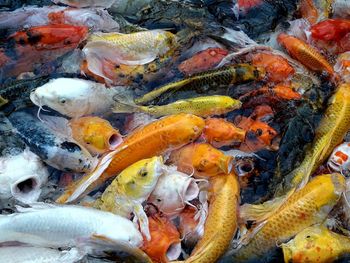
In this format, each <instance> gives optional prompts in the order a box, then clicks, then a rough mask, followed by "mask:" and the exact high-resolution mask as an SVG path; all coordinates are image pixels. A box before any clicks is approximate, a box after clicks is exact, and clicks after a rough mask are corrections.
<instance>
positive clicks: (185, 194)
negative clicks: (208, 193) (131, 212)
mask: <svg viewBox="0 0 350 263" xmlns="http://www.w3.org/2000/svg"><path fill="white" fill-rule="evenodd" d="M198 194H199V187H198V185H197V183H196V181H195V180H194V179H193V178H192V177H190V176H188V175H187V174H184V173H181V172H178V171H176V168H175V167H168V168H167V169H166V172H165V173H164V174H163V175H162V176H161V177H160V178H159V180H158V182H157V185H156V187H155V188H154V190H153V192H152V194H151V195H150V197H149V199H148V202H150V203H152V204H154V205H155V206H156V207H158V209H159V210H160V211H161V212H162V213H164V214H165V215H167V216H173V215H176V214H179V213H180V212H181V211H182V210H183V209H184V208H185V206H186V204H188V203H189V202H190V201H192V200H193V199H195V198H197V196H198Z"/></svg>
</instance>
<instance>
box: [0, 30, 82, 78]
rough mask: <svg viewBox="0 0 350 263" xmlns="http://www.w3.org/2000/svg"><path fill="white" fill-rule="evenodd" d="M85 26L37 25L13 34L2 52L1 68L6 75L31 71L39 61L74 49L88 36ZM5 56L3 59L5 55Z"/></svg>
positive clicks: (45, 61)
mask: <svg viewBox="0 0 350 263" xmlns="http://www.w3.org/2000/svg"><path fill="white" fill-rule="evenodd" d="M87 32H88V29H87V27H84V26H72V25H60V24H59V25H47V26H35V27H31V28H28V29H25V30H22V31H19V32H16V33H14V34H12V35H11V36H10V37H9V38H8V39H7V45H5V47H4V48H3V49H2V50H0V52H1V53H2V55H1V56H0V57H1V61H0V67H2V68H3V72H4V75H5V76H15V75H18V74H20V73H22V72H28V71H32V70H33V69H34V68H35V66H37V65H38V64H39V65H40V64H43V63H47V62H50V61H53V60H55V59H57V58H58V57H60V56H62V55H64V54H65V53H67V52H69V51H71V50H73V49H75V48H76V47H77V46H78V45H79V44H80V43H81V42H82V41H83V40H84V39H85V38H86V36H87ZM4 56H5V57H6V59H3V57H4Z"/></svg>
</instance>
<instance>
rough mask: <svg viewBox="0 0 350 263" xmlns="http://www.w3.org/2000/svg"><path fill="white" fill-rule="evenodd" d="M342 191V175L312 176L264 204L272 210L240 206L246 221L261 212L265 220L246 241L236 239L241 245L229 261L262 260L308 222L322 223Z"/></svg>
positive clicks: (309, 224)
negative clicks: (287, 194)
mask: <svg viewBox="0 0 350 263" xmlns="http://www.w3.org/2000/svg"><path fill="white" fill-rule="evenodd" d="M344 191H345V179H344V177H343V176H342V175H341V174H326V175H320V176H317V177H315V178H314V179H313V180H311V181H310V182H309V183H308V184H307V185H306V186H305V187H304V188H302V189H300V190H298V191H296V192H294V193H292V194H291V195H289V196H288V197H287V199H285V198H283V199H281V200H279V201H280V202H274V203H270V204H267V206H266V207H265V210H266V211H268V209H266V208H267V207H268V206H271V208H273V207H274V209H270V211H268V212H267V213H266V214H264V212H263V211H264V210H262V209H261V208H260V207H259V208H258V206H260V205H258V206H257V208H256V209H254V207H255V205H248V206H246V208H248V209H244V208H245V207H244V206H243V207H242V208H241V209H240V211H241V216H242V217H243V218H245V219H246V220H250V219H253V217H254V216H256V215H258V216H259V215H261V214H263V216H265V218H264V219H265V220H264V221H262V223H261V224H260V225H258V226H257V227H256V228H254V229H253V231H252V233H251V234H252V236H251V237H250V238H248V240H244V239H243V241H241V242H239V243H240V248H239V249H238V250H236V251H235V252H234V255H233V256H232V255H231V260H234V261H235V262H241V261H245V260H253V259H258V258H260V259H261V258H262V257H263V256H264V255H265V254H266V253H267V252H269V251H270V250H271V249H273V248H274V247H275V246H276V244H278V243H280V242H285V241H287V240H288V239H290V238H291V237H293V236H294V235H296V234H297V233H299V232H300V231H302V230H303V229H305V228H307V227H309V226H311V225H314V224H317V223H321V222H323V221H324V220H325V219H326V217H327V215H328V213H329V212H330V211H331V210H332V208H333V206H334V205H335V204H336V203H337V201H338V200H339V198H340V196H341V195H342V194H343V192H344ZM269 202H271V201H268V202H266V203H269ZM266 203H265V204H266ZM276 205H277V206H276ZM249 206H250V207H249ZM253 215H254V216H253ZM256 218H258V217H256ZM258 221H259V220H258ZM248 236H249V233H248Z"/></svg>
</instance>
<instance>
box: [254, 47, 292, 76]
mask: <svg viewBox="0 0 350 263" xmlns="http://www.w3.org/2000/svg"><path fill="white" fill-rule="evenodd" d="M252 64H253V65H254V66H256V67H263V68H265V70H266V74H267V77H268V80H269V81H272V82H282V81H285V80H287V79H288V78H290V77H291V76H292V75H293V74H294V73H295V70H294V68H293V67H292V66H291V65H290V64H289V63H288V61H287V60H286V59H285V58H283V57H281V56H279V55H275V54H269V53H257V54H254V55H253V57H252Z"/></svg>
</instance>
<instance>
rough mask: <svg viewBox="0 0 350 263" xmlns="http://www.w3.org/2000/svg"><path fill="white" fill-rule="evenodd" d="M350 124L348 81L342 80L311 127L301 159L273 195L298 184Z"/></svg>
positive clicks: (349, 89)
mask: <svg viewBox="0 0 350 263" xmlns="http://www.w3.org/2000/svg"><path fill="white" fill-rule="evenodd" d="M349 127H350V84H342V85H340V86H339V87H338V89H337V90H336V92H335V94H334V95H333V96H332V97H331V98H330V99H329V105H328V107H327V109H326V111H325V113H324V116H323V118H322V120H321V122H320V124H319V126H318V127H317V128H316V130H315V138H314V140H313V143H312V147H310V148H309V149H308V150H307V151H306V155H305V158H304V160H303V162H302V163H301V164H300V166H298V167H297V168H296V169H294V170H293V171H292V172H291V173H289V174H288V175H287V176H286V177H285V178H284V180H283V183H282V189H278V191H277V193H276V194H277V195H279V194H281V193H286V192H288V191H289V190H290V189H292V188H294V187H298V186H300V187H302V186H303V185H305V184H306V183H307V181H308V180H309V177H310V176H311V175H312V173H313V172H315V170H316V169H317V168H318V166H320V165H321V164H322V163H323V162H324V161H325V160H327V158H328V157H329V155H330V154H331V153H332V151H333V149H334V148H335V146H337V145H338V144H339V143H341V142H342V141H343V138H344V136H345V134H346V133H347V131H348V130H349Z"/></svg>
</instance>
